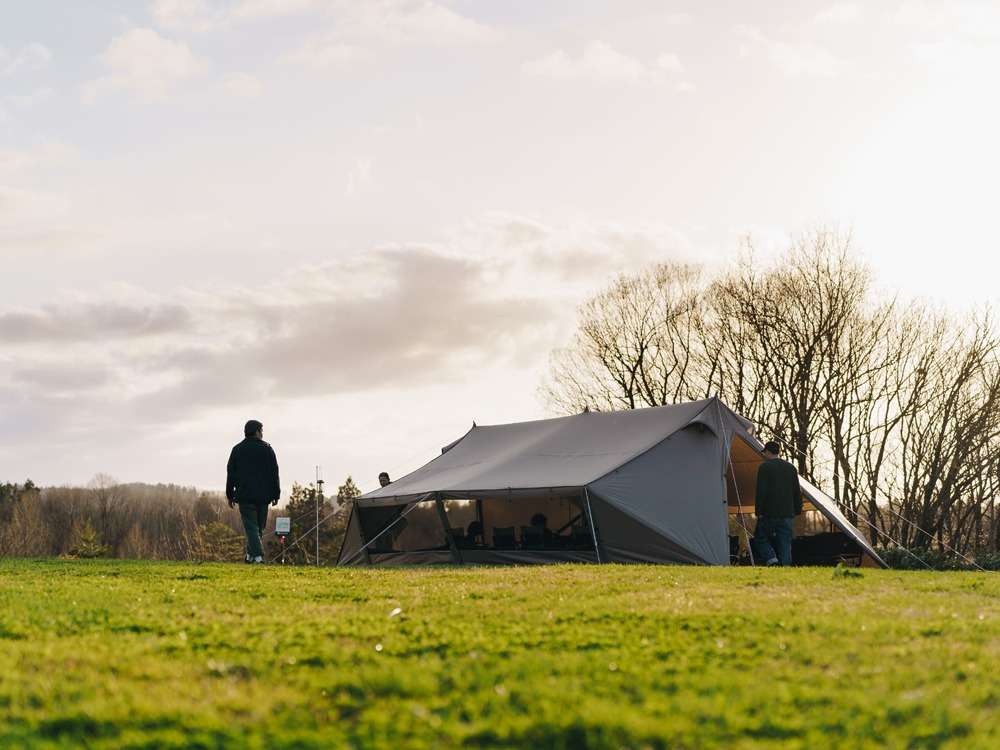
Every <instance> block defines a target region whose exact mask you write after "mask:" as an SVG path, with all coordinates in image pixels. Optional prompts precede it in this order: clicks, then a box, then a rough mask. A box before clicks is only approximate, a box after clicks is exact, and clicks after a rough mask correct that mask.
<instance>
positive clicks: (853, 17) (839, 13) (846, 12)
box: [813, 3, 862, 24]
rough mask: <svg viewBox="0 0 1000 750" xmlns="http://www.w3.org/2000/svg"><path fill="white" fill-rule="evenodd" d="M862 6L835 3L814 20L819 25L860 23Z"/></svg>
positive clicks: (818, 14)
mask: <svg viewBox="0 0 1000 750" xmlns="http://www.w3.org/2000/svg"><path fill="white" fill-rule="evenodd" d="M861 16H862V10H861V6H860V5H859V4H858V3H835V4H833V5H830V6H828V7H826V8H824V9H823V10H821V11H820V12H819V13H817V14H816V16H815V17H814V18H813V21H814V22H815V23H817V24H842V23H854V22H855V21H860V20H861Z"/></svg>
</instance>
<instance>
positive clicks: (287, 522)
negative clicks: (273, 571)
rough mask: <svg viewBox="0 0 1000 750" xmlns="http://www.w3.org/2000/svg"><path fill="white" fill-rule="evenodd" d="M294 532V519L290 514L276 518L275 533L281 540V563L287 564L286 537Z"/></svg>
mask: <svg viewBox="0 0 1000 750" xmlns="http://www.w3.org/2000/svg"><path fill="white" fill-rule="evenodd" d="M291 532H292V519H291V517H289V516H278V517H277V518H276V519H274V533H275V534H276V535H277V537H278V538H279V539H280V540H281V564H282V565H284V564H285V537H286V536H288V535H289V534H290V533H291Z"/></svg>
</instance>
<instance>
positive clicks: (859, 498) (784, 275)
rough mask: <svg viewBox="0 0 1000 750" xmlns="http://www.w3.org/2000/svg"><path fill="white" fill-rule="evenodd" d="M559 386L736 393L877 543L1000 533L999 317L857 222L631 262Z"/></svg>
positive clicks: (974, 549) (604, 404) (693, 394)
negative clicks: (731, 251)
mask: <svg viewBox="0 0 1000 750" xmlns="http://www.w3.org/2000/svg"><path fill="white" fill-rule="evenodd" d="M543 391H544V393H545V394H546V395H547V397H548V400H549V401H550V403H551V404H552V405H553V406H554V407H556V408H557V409H559V410H561V411H565V412H571V413H572V412H577V411H582V410H583V409H584V408H590V409H634V408H639V407H643V406H659V405H663V404H671V403H675V402H679V401H688V400H696V399H702V398H707V397H710V396H719V397H721V398H722V400H723V401H725V402H726V403H727V404H728V405H729V406H731V407H732V408H733V409H735V410H736V411H737V412H739V413H741V414H743V415H744V416H746V417H748V418H749V419H750V420H752V421H753V422H754V423H755V424H756V425H757V427H758V431H759V436H760V437H761V438H764V439H770V438H771V437H772V436H774V437H777V438H778V439H779V440H780V441H781V442H783V443H784V446H785V454H786V456H787V457H788V459H789V460H790V461H792V462H794V463H795V464H796V466H797V468H798V470H799V473H800V474H802V475H803V476H805V477H807V478H808V479H810V480H812V481H813V482H814V483H816V484H818V485H819V486H821V487H823V488H824V489H825V490H827V491H828V492H829V493H830V494H831V495H833V496H834V497H835V499H836V500H837V502H838V503H839V504H840V505H841V507H842V508H844V509H845V511H846V512H847V514H848V516H849V517H851V519H852V520H854V521H856V523H857V525H858V526H859V527H860V528H861V529H862V530H863V531H864V532H865V533H867V534H868V536H869V537H870V538H871V540H872V541H873V543H875V544H876V545H877V546H880V547H893V546H896V545H897V543H898V544H900V545H902V546H903V547H907V548H913V549H917V550H937V551H939V552H949V548H953V549H954V550H957V551H958V552H960V553H961V554H964V555H971V554H975V553H990V552H994V553H995V552H997V551H1000V502H998V493H1000V328H998V326H997V324H996V322H995V320H994V318H993V316H992V315H991V314H990V313H989V312H988V311H986V310H982V311H980V312H978V313H977V312H964V313H953V312H948V311H943V310H940V309H937V308H935V307H932V306H930V305H928V304H925V303H922V302H919V301H914V302H904V301H901V300H900V299H899V298H897V297H896V296H895V295H894V294H893V293H892V292H891V291H887V290H885V289H884V288H882V287H880V286H879V285H878V284H877V283H876V280H875V278H874V276H873V274H872V272H871V271H870V269H869V268H868V267H867V266H866V265H865V264H864V263H863V262H862V261H860V260H859V259H858V257H857V256H856V255H855V254H854V252H853V250H852V248H851V238H850V236H849V235H844V234H840V233H836V232H828V231H815V232H813V233H811V234H808V235H806V236H803V237H801V238H800V239H798V240H796V241H794V242H793V243H792V244H791V246H790V247H789V248H788V250H787V251H786V252H785V253H784V254H783V255H782V256H781V257H779V258H777V259H776V260H775V261H773V262H769V263H761V262H759V260H758V258H757V257H756V254H755V252H754V248H753V247H752V246H750V245H749V243H748V245H747V248H746V252H745V254H744V256H743V258H742V259H741V260H740V262H738V263H737V264H735V265H734V266H733V267H732V268H730V269H726V270H722V271H718V272H707V271H706V270H705V269H702V268H700V267H698V266H693V265H684V264H678V263H664V264H658V265H654V266H651V267H649V268H645V269H641V270H639V271H636V272H633V273H629V274H626V275H622V276H621V277H619V278H617V279H615V280H614V281H613V282H612V283H610V284H609V285H608V286H607V288H605V289H604V290H603V291H602V292H600V293H599V294H597V295H595V296H594V297H592V298H591V299H589V300H587V301H586V302H585V304H584V305H583V306H582V307H581V308H580V312H579V322H578V326H577V331H576V334H575V337H574V339H573V340H572V342H571V343H570V344H569V346H567V347H566V348H564V349H560V350H557V351H556V352H555V353H554V354H553V358H552V364H551V372H550V377H549V379H548V382H547V383H546V385H545V386H544V387H543Z"/></svg>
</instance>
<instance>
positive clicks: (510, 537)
mask: <svg viewBox="0 0 1000 750" xmlns="http://www.w3.org/2000/svg"><path fill="white" fill-rule="evenodd" d="M493 546H494V547H495V548H496V549H514V548H515V547H516V546H517V539H516V538H515V537H514V527H513V526H495V527H494V528H493Z"/></svg>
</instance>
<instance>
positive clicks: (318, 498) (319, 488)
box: [313, 466, 323, 567]
mask: <svg viewBox="0 0 1000 750" xmlns="http://www.w3.org/2000/svg"><path fill="white" fill-rule="evenodd" d="M313 500H314V501H315V505H316V565H317V567H318V566H319V504H320V503H321V502H322V501H323V480H322V479H320V478H319V466H317V467H316V494H315V495H314V496H313Z"/></svg>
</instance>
